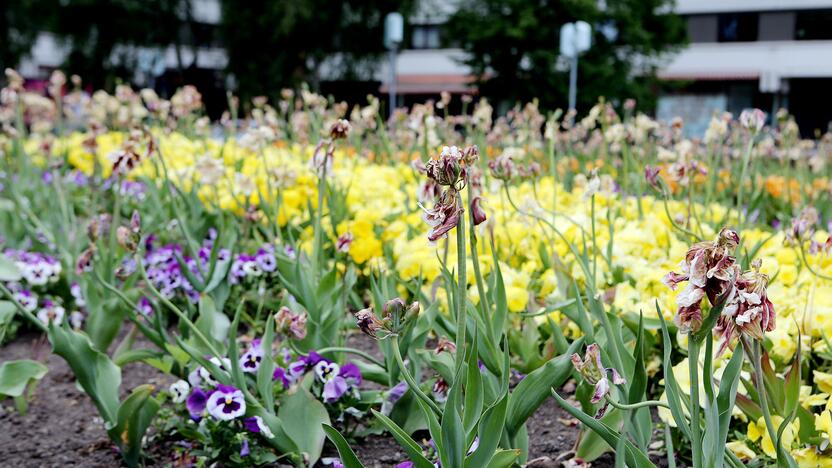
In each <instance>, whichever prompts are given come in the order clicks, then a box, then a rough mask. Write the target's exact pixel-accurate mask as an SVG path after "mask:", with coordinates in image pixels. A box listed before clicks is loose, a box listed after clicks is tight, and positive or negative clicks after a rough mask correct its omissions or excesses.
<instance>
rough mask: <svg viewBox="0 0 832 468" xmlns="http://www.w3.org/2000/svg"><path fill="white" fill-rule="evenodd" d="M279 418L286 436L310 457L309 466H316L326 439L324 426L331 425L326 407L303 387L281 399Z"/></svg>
mask: <svg viewBox="0 0 832 468" xmlns="http://www.w3.org/2000/svg"><path fill="white" fill-rule="evenodd" d="M277 416H278V417H279V418H280V420H281V422H282V424H283V430H284V431H285V432H286V435H287V436H289V438H290V439H291V440H292V441H293V442H294V443H295V445H297V447H298V450H300V452H301V453H305V454H307V455H308V457H309V465H310V466H312V465H314V464H315V462H316V461H318V458H320V456H321V449H323V446H324V439H325V438H326V434H325V433H324V430H323V427H322V424H330V422H329V414H328V413H327V411H326V408H325V407H324V405H323V404H322V403H321V402H320V401H318V399H316V398H315V397H313V396H312V394H311V393H309V391H308V390H306V389H305V388H302V387H301V388H298V389H297V391H295V392H293V393H290V394H287V395H284V396H283V398H281V399H280V409H279V410H278V413H277Z"/></svg>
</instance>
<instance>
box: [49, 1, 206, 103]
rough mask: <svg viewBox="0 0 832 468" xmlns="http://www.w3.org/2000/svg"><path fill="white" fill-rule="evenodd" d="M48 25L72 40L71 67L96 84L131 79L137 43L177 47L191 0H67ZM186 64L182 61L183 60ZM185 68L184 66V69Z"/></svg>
mask: <svg viewBox="0 0 832 468" xmlns="http://www.w3.org/2000/svg"><path fill="white" fill-rule="evenodd" d="M56 3H57V5H56V8H55V12H56V14H55V15H54V16H53V18H52V21H51V22H50V23H49V24H46V25H45V26H46V29H48V30H50V31H51V32H53V33H54V34H56V35H57V36H58V37H59V38H61V39H62V40H64V41H65V42H67V44H68V45H69V49H70V51H69V56H68V57H67V62H66V64H65V67H64V68H66V70H67V71H68V72H70V73H75V74H78V75H80V76H81V77H83V78H84V81H85V83H87V84H90V85H91V86H93V87H94V88H96V89H97V88H102V87H104V88H108V89H111V88H112V86H113V84H114V82H115V80H116V79H121V80H125V81H127V82H129V81H130V80H131V79H132V73H133V70H134V69H135V62H136V60H137V57H136V52H137V49H136V48H137V47H141V46H161V47H165V46H167V45H169V44H174V45H175V46H177V51H178V50H179V47H178V46H179V44H181V40H182V37H181V36H182V34H181V33H182V26H183V25H184V24H185V23H186V20H187V19H189V18H190V14H189V11H190V10H189V9H190V3H191V2H190V1H189V0H112V1H101V0H62V1H59V2H56ZM180 67H181V63H180ZM180 71H181V70H180Z"/></svg>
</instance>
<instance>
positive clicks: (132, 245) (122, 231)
mask: <svg viewBox="0 0 832 468" xmlns="http://www.w3.org/2000/svg"><path fill="white" fill-rule="evenodd" d="M135 237H136V236H135V234H133V232H132V231H130V229H129V228H128V227H126V226H119V227H118V229H117V230H116V239H117V240H118V244H119V245H120V246H122V247H123V248H124V249H125V250H127V251H129V252H135V251H136V247H137V244H138V242H137V240H136V239H135Z"/></svg>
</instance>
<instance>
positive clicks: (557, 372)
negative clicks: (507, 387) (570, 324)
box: [506, 338, 583, 435]
mask: <svg viewBox="0 0 832 468" xmlns="http://www.w3.org/2000/svg"><path fill="white" fill-rule="evenodd" d="M582 344H583V339H582V338H578V339H577V340H575V341H573V342H572V345H570V346H569V349H567V350H566V352H565V353H564V354H562V355H560V356H558V357H556V358H554V359H551V360H549V361H547V362H546V363H545V364H543V365H542V366H540V367H538V368H537V369H535V370H534V371H533V372H531V373H530V374H529V375H527V376H526V377H525V378H524V379H523V380H521V381H520V383H519V384H517V387H515V389H514V391H513V392H512V393H511V397H510V398H509V403H508V416H507V417H506V430H507V431H508V433H509V435H514V434H516V433H517V431H518V430H519V429H520V427H521V426H522V425H523V424H525V422H526V420H527V419H529V417H530V416H531V415H532V414H533V413H534V412H535V411H537V408H539V407H540V405H541V404H543V402H544V401H545V400H546V398H548V395H549V389H550V388H552V387H555V388H559V387H560V386H561V385H563V383H564V382H566V379H567V378H568V377H569V375H570V374H571V373H572V361H571V360H570V356H571V355H572V353H574V352H575V351H576V350H577V349H579V348H580V346H581V345H582Z"/></svg>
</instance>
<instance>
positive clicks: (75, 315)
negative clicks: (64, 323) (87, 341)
mask: <svg viewBox="0 0 832 468" xmlns="http://www.w3.org/2000/svg"><path fill="white" fill-rule="evenodd" d="M69 325H70V326H71V327H72V328H73V329H75V330H80V329H81V327H82V326H83V325H84V313H83V312H81V311H79V310H73V311H72V312H70V314H69Z"/></svg>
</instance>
